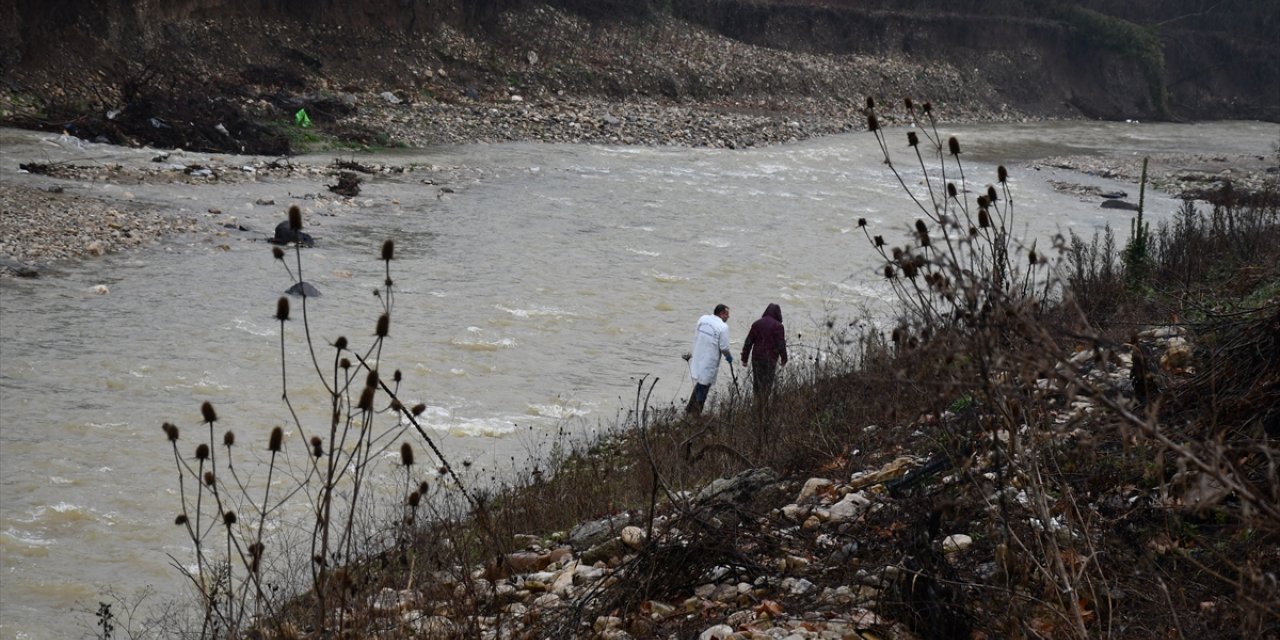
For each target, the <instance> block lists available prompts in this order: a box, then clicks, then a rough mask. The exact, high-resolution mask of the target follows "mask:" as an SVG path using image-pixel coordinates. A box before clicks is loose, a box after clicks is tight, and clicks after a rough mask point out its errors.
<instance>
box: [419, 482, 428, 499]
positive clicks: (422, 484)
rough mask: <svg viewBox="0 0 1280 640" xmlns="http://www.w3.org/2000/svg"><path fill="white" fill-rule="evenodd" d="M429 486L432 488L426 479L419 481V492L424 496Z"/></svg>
mask: <svg viewBox="0 0 1280 640" xmlns="http://www.w3.org/2000/svg"><path fill="white" fill-rule="evenodd" d="M429 488H430V485H428V484H427V481H426V480H423V481H422V482H419V483H418V493H420V494H422V495H424V496H425V495H427V489H429Z"/></svg>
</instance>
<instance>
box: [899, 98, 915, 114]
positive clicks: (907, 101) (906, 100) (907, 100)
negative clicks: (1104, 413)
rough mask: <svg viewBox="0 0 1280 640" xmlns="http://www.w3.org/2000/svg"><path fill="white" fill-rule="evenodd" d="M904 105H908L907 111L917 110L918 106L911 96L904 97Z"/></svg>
mask: <svg viewBox="0 0 1280 640" xmlns="http://www.w3.org/2000/svg"><path fill="white" fill-rule="evenodd" d="M902 106H904V107H906V108H907V111H915V108H916V105H915V103H914V102H912V101H911V96H907V97H905V98H903V99H902Z"/></svg>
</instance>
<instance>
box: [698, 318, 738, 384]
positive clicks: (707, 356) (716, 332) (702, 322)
mask: <svg viewBox="0 0 1280 640" xmlns="http://www.w3.org/2000/svg"><path fill="white" fill-rule="evenodd" d="M728 351H729V325H727V324H725V323H724V320H721V319H720V318H719V316H715V315H711V314H707V315H705V316H702V317H701V318H698V327H697V329H695V330H694V332H693V357H691V358H689V375H690V376H691V377H692V378H693V381H694V382H697V383H699V384H705V385H707V386H711V385H713V384H715V383H716V373H717V372H718V371H719V370H720V354H721V352H725V353H728Z"/></svg>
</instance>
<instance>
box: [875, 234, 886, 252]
mask: <svg viewBox="0 0 1280 640" xmlns="http://www.w3.org/2000/svg"><path fill="white" fill-rule="evenodd" d="M874 242H875V245H876V248H877V249H878V248H880V247H883V246H884V236H876V237H875V239H874Z"/></svg>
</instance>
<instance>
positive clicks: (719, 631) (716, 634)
mask: <svg viewBox="0 0 1280 640" xmlns="http://www.w3.org/2000/svg"><path fill="white" fill-rule="evenodd" d="M731 635H733V627H731V626H729V625H727V624H718V625H716V626H714V627H711V628H710V629H707V630H706V631H703V632H702V633H701V634H699V635H698V640H724V639H725V638H728V637H729V636H731Z"/></svg>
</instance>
